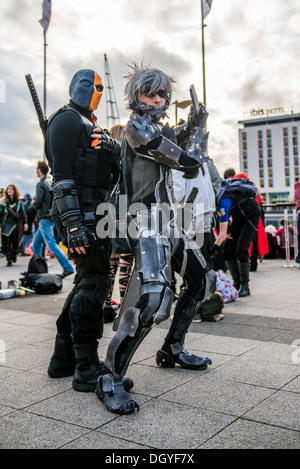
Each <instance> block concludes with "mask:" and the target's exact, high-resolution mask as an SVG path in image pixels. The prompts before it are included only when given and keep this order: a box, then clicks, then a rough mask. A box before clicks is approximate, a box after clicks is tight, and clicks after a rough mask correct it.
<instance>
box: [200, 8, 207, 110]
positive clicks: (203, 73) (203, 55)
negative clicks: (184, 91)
mask: <svg viewBox="0 0 300 469" xmlns="http://www.w3.org/2000/svg"><path fill="white" fill-rule="evenodd" d="M200 3H201V30H202V83H203V104H204V106H205V109H206V77H205V44H204V28H205V27H206V24H204V19H203V16H204V15H203V1H202V0H201V1H200Z"/></svg>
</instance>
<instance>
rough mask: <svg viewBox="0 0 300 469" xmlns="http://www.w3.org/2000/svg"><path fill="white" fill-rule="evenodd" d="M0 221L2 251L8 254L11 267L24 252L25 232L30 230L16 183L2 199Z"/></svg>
mask: <svg viewBox="0 0 300 469" xmlns="http://www.w3.org/2000/svg"><path fill="white" fill-rule="evenodd" d="M0 223H1V234H2V239H1V242H2V253H3V254H4V255H5V256H6V260H7V267H10V266H12V265H13V262H16V261H17V255H18V253H20V252H22V246H23V233H24V231H27V230H28V224H27V216H26V212H25V208H24V205H23V204H22V202H21V194H20V191H19V189H18V188H17V187H16V186H15V184H10V185H9V186H7V188H6V189H5V191H4V196H3V197H2V198H1V199H0Z"/></svg>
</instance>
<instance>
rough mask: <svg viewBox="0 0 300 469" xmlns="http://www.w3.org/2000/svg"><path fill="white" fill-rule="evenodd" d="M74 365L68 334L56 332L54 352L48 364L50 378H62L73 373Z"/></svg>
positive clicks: (71, 345)
mask: <svg viewBox="0 0 300 469" xmlns="http://www.w3.org/2000/svg"><path fill="white" fill-rule="evenodd" d="M75 366H76V360H75V354H74V349H73V343H72V339H71V337H70V336H69V335H65V334H56V338H55V345H54V352H53V355H52V357H51V359H50V363H49V366H48V375H49V376H50V377H51V378H64V377H66V376H71V375H73V374H74V371H75Z"/></svg>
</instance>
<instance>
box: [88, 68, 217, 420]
mask: <svg viewBox="0 0 300 469" xmlns="http://www.w3.org/2000/svg"><path fill="white" fill-rule="evenodd" d="M172 81H173V80H172V79H171V78H170V77H169V76H168V75H166V74H165V73H163V72H161V71H160V70H156V69H151V68H147V67H141V68H138V67H136V66H135V67H134V69H133V72H132V74H130V75H129V81H128V83H127V86H126V88H125V94H126V96H127V98H128V102H129V107H130V109H131V110H132V111H133V113H132V115H131V118H130V120H129V122H128V124H127V126H126V129H125V135H124V138H123V142H122V150H121V151H122V162H123V177H124V182H125V187H126V194H127V197H128V206H129V208H128V214H127V222H128V238H129V242H130V244H131V247H132V251H133V253H134V258H135V272H136V273H137V272H138V274H139V278H140V298H139V299H138V298H137V302H136V304H135V305H132V306H131V307H128V308H127V309H125V311H124V312H123V314H122V315H121V318H120V322H119V325H118V329H117V332H116V334H115V336H114V337H113V338H112V340H111V342H110V344H109V346H108V350H107V355H106V360H105V366H106V368H107V374H106V375H103V376H100V378H99V380H98V385H97V388H96V394H97V396H98V397H99V398H100V400H102V401H103V402H104V404H105V405H106V407H107V408H108V409H109V410H110V411H112V412H115V413H120V414H129V413H132V412H134V410H135V408H137V409H138V404H137V403H136V402H135V400H134V399H133V398H132V396H131V395H130V394H129V393H128V392H126V391H125V390H124V387H123V385H122V377H123V376H124V374H125V373H126V370H127V367H128V365H129V363H130V360H131V358H132V356H133V354H134V352H135V350H136V349H137V347H138V346H139V345H140V343H141V341H142V340H143V339H144V337H145V336H146V335H147V334H148V333H149V332H150V330H151V327H152V325H153V323H156V324H159V323H160V322H161V321H164V320H166V319H168V317H169V315H170V310H171V306H172V302H173V296H174V294H173V291H172V290H171V288H170V287H171V281H172V269H174V270H175V271H177V272H178V273H180V274H181V275H182V276H183V279H184V280H185V283H186V288H185V289H184V291H183V292H182V293H181V294H180V297H179V299H178V301H177V304H176V308H175V311H174V318H173V320H172V323H171V326H170V329H169V332H168V334H167V336H166V338H165V343H164V344H163V346H162V348H161V350H159V351H158V352H157V357H156V361H157V364H158V365H159V366H161V367H174V366H175V363H177V364H179V365H181V366H182V367H184V368H189V369H196V370H202V369H206V368H207V365H208V364H211V360H210V359H209V358H201V357H198V356H196V355H192V354H189V353H188V352H187V351H186V350H185V347H184V340H185V335H186V332H187V330H188V327H189V326H190V324H191V322H192V319H193V317H194V315H195V313H196V311H197V308H198V307H199V306H200V303H201V301H203V300H206V299H208V298H209V297H210V296H211V295H212V293H213V292H214V291H215V283H216V275H215V273H214V272H213V271H211V270H210V269H209V268H208V267H207V264H206V261H205V260H204V258H203V256H202V254H201V253H200V250H199V248H198V246H197V244H196V243H194V242H193V241H192V240H188V239H187V237H186V235H185V233H184V231H183V230H182V227H181V226H177V224H176V213H175V205H174V197H173V189H172V174H171V169H177V170H180V171H183V172H184V173H185V177H187V178H193V177H195V176H196V175H197V174H198V170H199V167H200V164H201V158H202V156H204V154H203V149H202V148H201V145H200V144H199V142H200V143H201V139H202V138H203V136H204V137H205V138H206V132H205V131H204V129H203V122H204V125H205V121H206V117H207V114H206V111H205V109H204V108H202V110H201V114H200V116H199V118H198V119H195V116H194V115H193V111H192V109H191V112H190V116H189V122H190V125H189V132H190V137H191V138H190V142H189V144H188V146H187V148H186V150H185V152H184V151H183V150H182V149H181V148H180V146H178V144H177V141H176V137H175V132H174V130H173V129H171V128H170V127H169V126H168V125H165V126H162V124H161V123H160V119H161V118H162V117H164V116H165V113H166V109H167V108H168V106H169V103H170V99H171V91H172ZM154 96H156V97H157V103H158V104H156V106H155V105H153V106H152V105H149V104H147V101H148V99H147V98H150V100H151V99H152V98H153V97H154ZM145 97H146V99H145ZM160 98H162V99H160ZM153 99H154V98H153ZM143 101H145V102H143ZM159 102H162V103H163V106H162V107H157V106H158V105H159ZM195 121H196V122H195ZM192 122H193V123H192ZM200 124H201V125H200ZM132 207H134V210H133V209H132ZM187 246H188V249H186V248H187Z"/></svg>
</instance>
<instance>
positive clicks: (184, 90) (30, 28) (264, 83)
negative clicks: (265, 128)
mask: <svg viewBox="0 0 300 469" xmlns="http://www.w3.org/2000/svg"><path fill="white" fill-rule="evenodd" d="M2 3H3V5H2V6H1V12H0V20H1V31H0V54H1V63H0V186H5V185H6V183H7V184H8V183H12V182H16V181H17V185H19V188H20V190H21V192H23V193H24V192H30V193H33V192H34V190H35V185H36V182H37V181H36V176H35V166H36V162H37V160H38V159H40V158H41V157H42V155H43V138H42V135H41V131H40V129H39V126H38V121H37V117H36V114H35V110H34V108H33V104H32V102H31V98H30V95H29V92H28V89H27V85H26V82H25V78H24V75H25V74H26V73H31V74H32V76H33V79H34V83H35V85H36V88H37V90H38V94H39V96H40V100H41V102H42V103H43V78H44V77H43V59H44V55H43V54H44V48H43V29H42V27H41V25H40V24H39V20H40V19H41V17H42V6H41V0H23V1H22V2H19V1H17V0H11V1H10V2H2ZM52 3H53V7H52V16H51V22H50V26H49V29H48V33H47V44H48V46H47V47H46V51H47V109H46V111H47V115H50V114H51V113H52V112H54V111H55V110H56V109H57V108H58V107H60V106H62V105H64V104H65V103H66V102H67V101H68V99H69V96H68V87H69V82H70V80H71V78H72V76H73V74H74V73H75V72H76V71H77V70H78V69H80V68H93V69H96V70H97V71H99V73H100V74H102V76H103V79H105V68H104V54H105V53H106V54H107V57H108V63H109V68H110V73H111V78H112V80H113V86H114V92H115V95H116V100H117V103H118V108H119V113H120V119H121V121H122V123H125V122H126V121H127V118H128V113H127V111H126V109H125V103H124V101H123V89H124V85H125V80H124V78H123V77H124V75H125V74H126V73H127V71H128V64H130V63H131V62H134V61H135V62H137V63H140V62H141V61H142V60H144V62H145V63H150V62H151V63H152V64H153V66H156V67H158V68H162V69H163V70H165V71H166V72H167V73H169V74H170V75H172V76H173V77H174V78H175V79H176V87H175V92H174V95H173V98H172V102H174V101H175V100H178V101H181V100H185V99H188V98H189V95H188V89H189V86H190V84H191V83H194V84H195V86H196V90H197V93H198V96H199V99H202V95H203V92H202V54H201V25H200V18H201V16H200V2H192V1H191V2H182V0H172V2H162V1H161V0H153V1H152V2H148V3H147V5H146V6H145V4H144V2H141V1H140V0H114V1H113V2H111V1H109V0H102V1H101V2H99V1H97V0H90V1H89V2H82V1H80V0H64V1H63V2H54V1H53V2H52ZM299 22H300V7H299V2H298V1H297V0H285V1H284V2H283V1H282V0H264V1H263V2H262V1H261V0H251V1H250V2H241V1H240V0H226V2H224V0H214V1H213V4H212V9H211V12H210V13H209V15H208V16H207V18H206V20H205V23H206V25H207V27H206V28H205V59H206V92H207V105H208V112H209V118H208V130H209V131H210V137H209V152H210V154H211V156H213V158H214V160H215V161H216V162H217V164H218V167H219V170H220V173H222V172H223V170H224V169H225V167H226V166H228V165H229V164H230V165H235V166H236V167H238V125H237V122H238V120H240V119H242V118H243V116H244V113H246V112H249V110H250V109H251V108H253V107H257V106H261V107H265V108H272V107H277V106H281V107H290V106H294V112H299V111H300V91H299V89H300V87H299V69H300V64H299V61H300V58H299V51H298V49H299V42H300V30H299ZM105 93H106V92H105ZM105 93H104V96H103V98H102V102H101V105H100V107H99V110H98V111H97V116H98V122H99V124H100V125H101V126H104V127H106V126H107V119H106V98H107V95H106V94H105ZM4 94H5V96H4ZM3 98H5V99H3ZM3 101H5V102H3ZM169 111H170V112H169V115H170V121H171V124H172V123H174V116H175V111H174V106H173V105H171V107H170V110H169ZM187 112H188V109H187V110H180V117H186V115H187Z"/></svg>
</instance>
